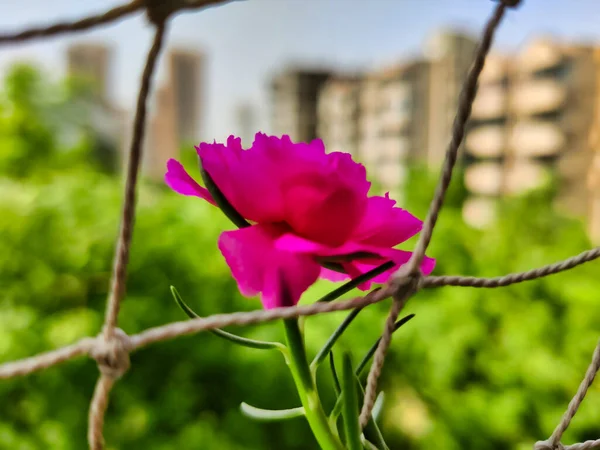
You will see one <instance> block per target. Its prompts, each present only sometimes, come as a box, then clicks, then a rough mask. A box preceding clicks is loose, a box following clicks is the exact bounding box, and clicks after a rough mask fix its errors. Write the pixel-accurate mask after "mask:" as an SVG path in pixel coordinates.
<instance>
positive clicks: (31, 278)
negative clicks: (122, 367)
mask: <svg viewBox="0 0 600 450" xmlns="http://www.w3.org/2000/svg"><path fill="white" fill-rule="evenodd" d="M44 86H45V87H44ZM57 89H58V88H57V87H56V86H53V87H48V86H47V83H46V82H45V80H44V78H43V77H41V76H40V75H39V73H37V72H36V71H35V70H30V69H26V68H19V69H18V70H17V69H15V71H14V72H13V74H12V78H11V77H9V78H8V79H7V81H6V86H5V89H4V91H3V96H2V101H1V105H0V294H1V295H0V361H2V362H4V361H10V360H13V359H17V358H22V357H25V356H30V355H33V354H35V353H37V352H40V351H44V350H48V349H52V348H56V347H58V346H61V345H64V344H68V343H71V342H73V341H75V340H77V339H78V338H80V337H83V336H86V335H94V334H96V333H98V332H99V331H100V326H101V324H102V317H103V312H104V305H105V299H106V295H107V289H108V282H109V277H110V269H111V259H112V256H113V251H114V238H115V236H116V233H117V226H118V216H119V211H120V201H121V198H120V197H121V188H120V185H119V183H118V181H117V180H116V179H115V178H112V177H110V176H109V175H107V174H105V173H103V172H102V171H101V170H100V168H99V167H98V166H97V165H95V164H93V163H90V162H89V161H90V158H91V153H90V152H89V146H86V145H82V144H78V145H82V150H80V151H79V152H78V151H76V150H73V148H78V147H77V145H75V146H72V147H65V144H64V143H62V142H61V139H60V135H61V132H62V131H64V130H63V125H64V124H62V123H60V122H59V123H51V121H48V119H47V115H46V114H43V113H42V112H43V111H48V110H51V109H52V108H54V107H55V106H56V105H57V104H60V102H59V101H57V100H56V101H55V99H56V98H57V97H58V98H63V97H62V96H63V91H62V90H61V89H62V88H61V89H59V91H58V92H57V91H56V90H57ZM40 92H46V94H41V93H40ZM57 127H58V128H57ZM61 130H62V131H61ZM190 164H194V166H190V169H191V170H194V167H196V164H195V162H191V163H190ZM434 186H435V177H434V176H431V175H430V174H428V173H426V171H424V170H417V169H415V170H413V171H412V173H411V175H410V182H409V183H408V189H407V192H406V204H405V205H402V206H404V207H406V208H407V209H409V210H410V211H412V212H414V213H415V214H416V215H418V216H419V217H421V218H424V217H425V214H426V211H427V206H428V203H429V199H430V197H431V195H432V192H433V188H434ZM549 195H550V194H549V193H548V192H546V191H540V192H535V193H532V194H531V195H529V196H527V197H524V198H520V199H515V200H512V201H510V202H506V203H505V204H502V205H500V215H499V216H500V220H499V222H498V223H497V224H496V225H495V226H494V227H492V228H491V229H488V230H485V231H477V230H473V229H471V228H469V227H467V226H466V225H464V224H463V222H462V219H461V212H460V205H461V202H462V200H463V199H464V189H463V188H462V187H461V186H460V185H459V184H453V186H452V188H451V191H450V193H449V196H448V202H447V207H446V208H445V209H444V211H443V212H442V214H441V215H440V219H439V223H438V226H437V228H436V230H435V233H434V237H433V241H432V244H431V247H430V249H429V251H428V254H430V255H431V256H433V257H435V258H437V260H438V265H437V267H436V271H435V273H436V274H466V275H478V276H495V275H502V274H505V273H507V272H511V271H520V270H524V269H529V268H532V267H537V266H540V265H543V264H547V263H549V262H553V261H557V260H560V259H563V258H565V257H568V256H571V255H573V254H575V253H578V252H580V251H582V250H585V249H586V248H589V245H590V243H589V242H588V240H587V238H586V236H585V233H584V229H583V226H582V224H581V223H579V222H577V221H574V220H572V219H568V218H565V217H561V216H559V215H557V214H555V213H553V212H552V211H551V210H550V208H549ZM138 212H139V215H138V217H137V220H136V229H135V233H134V242H133V247H132V253H131V265H130V272H129V278H128V294H127V297H126V299H125V301H124V303H123V308H122V311H121V316H120V326H121V327H122V328H123V329H124V330H126V331H127V332H128V333H135V332H138V331H141V330H142V329H145V328H146V327H151V326H157V325H161V324H165V323H169V322H172V321H176V320H187V319H186V316H185V314H184V313H183V312H182V311H181V310H180V309H179V308H178V307H177V306H176V305H175V303H174V302H173V300H172V297H171V293H170V291H169V286H171V285H174V286H177V289H178V290H179V292H181V294H182V296H183V297H184V298H185V299H186V302H188V303H189V305H190V307H191V308H193V309H194V310H195V311H196V312H197V313H198V314H200V315H202V316H206V315H209V314H212V313H222V312H231V311H237V310H249V309H255V308H259V307H260V304H259V302H258V300H251V299H244V298H242V297H241V296H240V295H239V293H238V291H237V287H236V285H235V283H234V282H233V281H232V279H231V276H230V272H229V270H228V268H227V267H226V265H225V264H224V261H223V259H222V257H221V255H220V254H219V252H218V250H217V247H216V240H217V237H218V235H219V233H220V232H221V231H222V230H224V229H231V228H233V226H232V225H231V224H230V223H229V222H228V221H227V219H225V218H224V217H223V215H222V214H221V213H219V212H218V211H216V210H215V209H214V208H212V207H211V206H210V205H207V204H204V203H203V202H201V201H199V200H196V199H193V198H189V197H181V196H178V195H175V194H173V193H172V192H170V191H168V190H167V189H165V188H162V187H157V186H151V185H143V186H141V189H140V203H139V206H138ZM406 248H409V246H407V247H406ZM598 269H599V264H598V263H597V262H596V263H591V264H588V265H585V266H583V267H579V268H577V269H574V270H572V271H569V272H566V273H563V274H559V275H556V276H553V277H548V278H545V279H542V280H538V281H533V282H528V283H523V284H519V285H516V286H511V287H508V288H502V289H491V290H483V289H472V288H441V289H431V290H425V291H422V292H420V293H418V294H417V295H416V296H415V297H414V298H412V299H411V300H410V302H409V303H408V305H407V308H406V311H405V312H404V313H403V314H408V313H414V314H416V317H415V318H414V319H413V320H412V321H411V323H410V324H409V325H407V326H406V327H402V329H401V330H399V331H398V333H396V334H395V336H394V341H393V344H392V350H391V351H390V354H389V357H388V359H387V361H386V366H385V370H384V376H383V380H382V383H381V384H382V387H383V389H384V390H385V391H386V402H385V406H384V408H383V413H382V418H381V422H380V425H381V428H382V432H383V435H384V436H385V438H386V441H387V442H388V444H389V446H390V448H408V449H426V448H443V449H450V450H451V449H461V450H465V449H473V450H475V449H477V450H479V449H496V448H497V449H505V448H516V449H529V448H531V447H532V443H533V442H534V441H535V440H538V439H542V438H546V437H547V436H548V435H549V434H550V433H551V431H552V429H553V427H554V426H555V425H556V423H558V421H559V419H560V416H561V414H562V412H563V410H564V409H565V408H566V406H567V404H568V402H569V400H570V398H571V396H572V395H573V394H574V393H575V391H576V389H577V386H578V384H579V381H580V380H581V378H582V377H583V374H584V372H585V369H586V367H587V364H588V362H589V359H590V357H591V353H592V350H593V348H594V346H595V345H596V342H597V339H598V327H597V324H598V323H599V321H600V308H598V307H597V302H598V298H597V295H596V293H597V292H598V291H600V278H599V277H598V275H597V274H598ZM332 286H334V285H333V284H331V283H325V282H323V283H320V284H317V285H316V286H315V287H314V288H312V289H311V290H310V291H309V293H308V294H307V295H306V296H305V298H304V299H303V300H302V302H303V303H307V302H310V301H313V300H315V299H317V298H318V297H320V296H322V295H323V294H325V293H327V292H328V290H330V289H331V288H332ZM355 294H356V293H355V292H352V293H348V294H346V295H347V296H352V295H355ZM388 307H389V303H386V302H384V303H383V304H379V305H373V306H371V307H369V308H366V309H365V310H363V311H362V312H361V314H360V315H359V317H357V318H356V320H354V321H353V322H352V324H351V325H350V326H349V327H348V330H347V331H346V332H345V333H344V335H343V336H342V337H341V339H340V341H339V342H338V343H337V344H336V345H337V346H340V347H342V348H345V349H349V350H351V353H352V355H353V358H354V359H355V360H358V359H357V358H360V356H361V355H363V354H365V353H366V352H367V351H368V349H369V348H370V347H371V345H372V344H373V342H375V340H376V339H377V337H378V335H379V333H380V331H381V329H382V327H383V322H384V317H385V312H386V311H387V308H388ZM346 315H347V313H344V312H340V313H332V314H329V315H324V316H319V317H313V318H309V319H307V320H306V323H305V324H304V329H305V330H306V335H307V346H308V356H309V358H312V357H313V356H314V355H315V354H316V352H317V350H318V349H319V348H321V346H322V345H323V344H324V343H325V342H326V340H327V338H328V337H329V336H330V335H331V333H332V332H333V331H334V330H335V329H336V328H337V326H338V325H339V324H340V323H341V321H342V320H343V318H344V317H345V316H346ZM229 331H232V332H235V333H236V334H241V335H244V336H246V337H249V338H254V339H261V340H273V341H276V340H278V341H282V331H281V324H279V323H272V324H264V325H259V326H253V327H245V328H242V329H231V330H229ZM340 367H341V366H340ZM97 375H98V371H97V369H96V367H95V364H94V363H93V362H92V361H90V360H87V359H80V360H75V361H71V362H68V363H66V364H63V365H62V366H60V367H56V368H51V369H48V370H46V371H44V372H41V373H38V374H33V375H30V376H27V377H23V378H18V379H14V380H8V381H6V380H5V381H2V382H1V383H0V404H1V405H2V407H1V408H0V449H19V450H21V449H22V450H37V449H48V448H51V449H57V450H71V449H77V450H78V449H81V448H85V447H86V444H85V435H86V431H85V430H86V426H87V424H86V421H87V420H86V417H87V407H88V404H89V400H90V398H91V395H92V391H93V388H94V383H95V380H96V378H97ZM330 375H331V374H330V373H329V370H328V369H326V368H324V369H323V370H321V371H320V372H319V374H318V382H319V385H320V387H321V389H320V390H321V391H322V392H323V397H324V402H325V406H326V408H327V411H330V409H331V407H333V403H334V401H335V393H334V390H333V386H332V385H331V376H330ZM363 380H364V376H363ZM598 401H600V389H599V388H598V387H595V386H593V387H592V388H591V390H590V392H589V394H588V398H587V399H586V401H585V402H584V404H583V406H582V408H581V410H580V411H579V413H578V414H577V417H576V419H575V420H574V421H573V423H572V425H571V427H570V429H569V431H568V432H567V434H566V437H565V441H566V442H574V441H582V440H585V439H591V438H597V437H599V436H600V427H599V426H598V423H600V416H599V412H598V411H599V410H598V408H596V407H595V406H594V405H595V404H596V403H597V402H598ZM242 402H247V403H248V404H251V405H254V406H256V407H257V408H264V409H286V408H292V407H295V406H298V404H299V402H298V398H297V395H296V394H295V392H294V387H293V382H292V380H291V377H290V375H289V372H288V371H287V368H286V367H285V363H284V362H283V361H282V358H281V356H280V355H279V354H278V352H262V351H259V350H254V349H248V348H243V347H240V346H236V345H233V344H231V343H230V342H227V341H224V340H223V339H220V338H218V337H216V336H214V335H211V334H209V333H203V334H199V335H197V336H188V337H183V338H180V339H177V340H174V341H171V342H165V343H160V344H156V345H153V346H152V347H149V348H147V349H144V350H141V351H139V352H137V353H135V354H133V355H132V369H131V370H130V371H129V372H128V373H127V374H126V375H125V376H124V378H123V379H122V380H121V381H120V382H119V383H118V384H117V385H116V387H115V390H114V393H113V395H112V397H111V403H110V406H109V410H108V415H107V420H106V439H107V442H108V444H109V447H108V448H110V449H113V450H117V449H133V450H135V449H145V448H150V449H158V450H161V449H165V450H166V449H172V448H178V449H181V450H186V449H198V448H202V449H208V450H210V449H215V450H216V449H218V450H238V449H239V450H242V449H292V450H293V449H313V448H316V444H315V442H314V439H313V438H312V435H311V432H310V430H309V429H308V426H307V425H306V423H305V421H304V420H303V419H302V418H298V419H294V420H288V421H285V422H277V423H257V422H255V421H253V420H251V419H249V418H248V417H246V416H244V415H243V414H242V412H241V411H240V404H241V403H242Z"/></svg>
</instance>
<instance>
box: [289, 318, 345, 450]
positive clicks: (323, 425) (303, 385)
mask: <svg viewBox="0 0 600 450" xmlns="http://www.w3.org/2000/svg"><path fill="white" fill-rule="evenodd" d="M284 325H285V337H286V341H287V343H288V346H289V351H290V357H289V359H288V365H289V366H290V370H291V372H292V376H293V377H294V382H295V383H296V389H297V390H298V395H299V397H300V402H301V403H302V406H303V407H304V413H305V415H306V420H308V424H309V425H310V428H311V429H312V431H313V433H314V435H315V438H316V439H317V442H318V443H319V445H320V446H321V448H322V449H323V450H343V449H344V447H343V445H342V443H341V442H340V440H339V438H338V437H337V436H336V434H335V433H334V431H333V430H332V429H331V428H330V427H329V422H328V420H327V416H326V415H325V411H324V410H323V407H322V405H321V400H320V399H319V394H318V393H317V389H316V387H315V383H314V380H313V377H312V374H311V371H310V367H309V366H308V362H307V360H306V351H305V348H304V340H303V339H302V334H301V333H300V328H299V327H298V321H297V320H296V319H288V320H284Z"/></svg>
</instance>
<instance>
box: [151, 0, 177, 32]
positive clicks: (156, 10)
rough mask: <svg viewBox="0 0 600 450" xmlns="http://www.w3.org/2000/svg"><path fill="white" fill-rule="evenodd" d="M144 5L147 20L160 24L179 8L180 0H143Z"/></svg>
mask: <svg viewBox="0 0 600 450" xmlns="http://www.w3.org/2000/svg"><path fill="white" fill-rule="evenodd" d="M143 2H144V6H145V7H146V15H147V16H148V20H149V21H150V22H151V23H152V24H154V25H156V26H161V25H162V24H164V23H165V22H166V21H167V19H168V18H169V17H170V16H171V14H173V13H174V12H175V11H177V10H178V9H179V8H180V3H181V2H180V1H168V2H166V1H164V0H143Z"/></svg>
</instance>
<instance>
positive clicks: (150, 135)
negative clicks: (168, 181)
mask: <svg viewBox="0 0 600 450" xmlns="http://www.w3.org/2000/svg"><path fill="white" fill-rule="evenodd" d="M155 92H156V93H155V96H154V100H155V103H154V108H155V111H154V114H153V115H152V117H151V118H150V120H149V121H148V124H147V127H146V136H145V139H144V149H145V152H144V159H143V162H142V170H143V172H144V174H145V175H147V176H148V177H149V178H151V179H153V180H162V177H163V176H164V173H165V167H166V162H167V160H168V159H169V158H175V159H177V158H178V157H179V153H180V145H179V140H178V136H177V123H176V122H175V117H176V115H175V106H176V103H175V96H174V95H173V87H172V85H171V84H169V83H167V84H165V85H163V86H161V87H159V88H158V89H157V90H156V91H155Z"/></svg>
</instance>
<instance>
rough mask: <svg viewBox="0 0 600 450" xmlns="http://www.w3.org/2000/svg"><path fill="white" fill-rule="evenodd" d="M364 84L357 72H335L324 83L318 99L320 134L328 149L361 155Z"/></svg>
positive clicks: (318, 130) (318, 128)
mask: <svg viewBox="0 0 600 450" xmlns="http://www.w3.org/2000/svg"><path fill="white" fill-rule="evenodd" d="M360 85H361V79H360V78H359V77H357V76H349V75H348V76H335V77H332V78H331V79H329V80H328V81H327V82H325V84H324V85H323V88H322V89H321V93H320V95H319V97H318V102H317V134H318V136H319V137H320V138H321V139H323V142H324V143H325V146H326V148H327V150H328V151H338V152H346V153H350V154H351V155H353V156H358V148H359V137H360V133H359V117H360V108H359V100H360Z"/></svg>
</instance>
